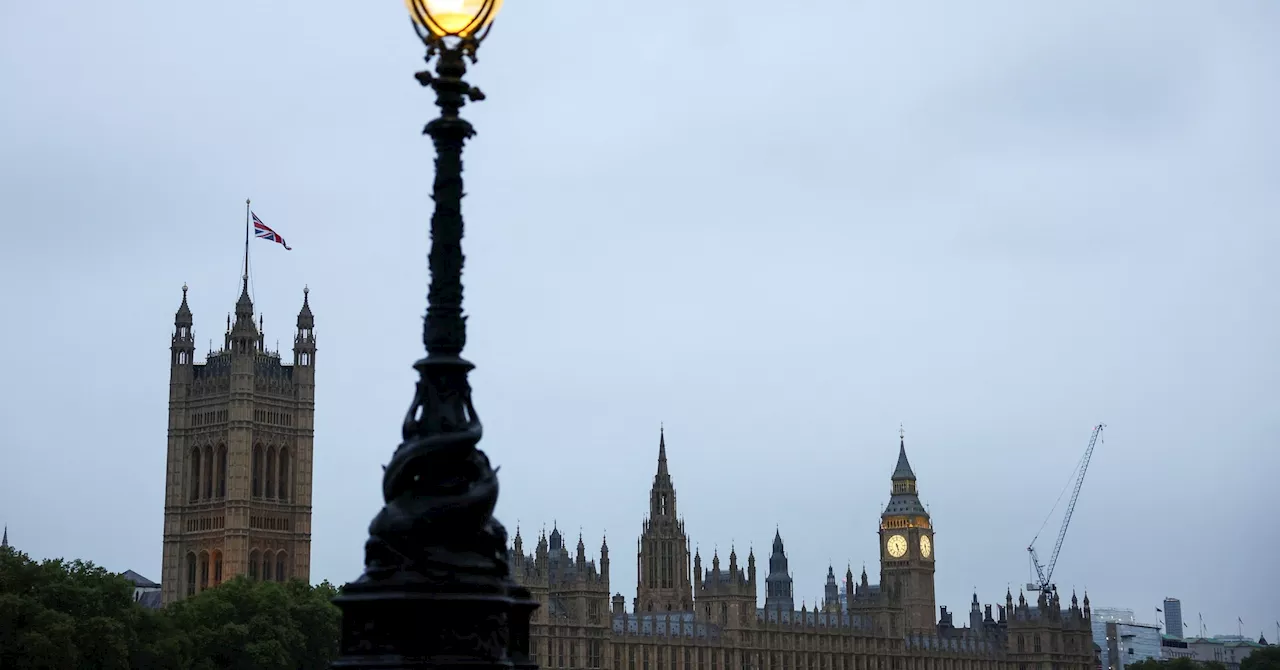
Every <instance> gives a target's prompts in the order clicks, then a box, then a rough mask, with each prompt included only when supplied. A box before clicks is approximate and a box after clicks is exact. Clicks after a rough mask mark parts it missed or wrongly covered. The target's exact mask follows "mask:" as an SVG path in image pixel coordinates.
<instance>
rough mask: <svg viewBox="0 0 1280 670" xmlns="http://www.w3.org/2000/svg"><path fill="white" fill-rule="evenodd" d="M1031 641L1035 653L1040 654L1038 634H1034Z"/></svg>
mask: <svg viewBox="0 0 1280 670" xmlns="http://www.w3.org/2000/svg"><path fill="white" fill-rule="evenodd" d="M1033 641H1034V642H1035V651H1036V653H1037V654H1038V653H1040V635H1039V634H1038V633H1037V634H1036V636H1035V638H1034V640H1033Z"/></svg>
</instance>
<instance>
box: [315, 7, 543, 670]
mask: <svg viewBox="0 0 1280 670" xmlns="http://www.w3.org/2000/svg"><path fill="white" fill-rule="evenodd" d="M407 4H408V6H409V13H410V16H411V17H412V19H413V25H414V29H415V30H416V31H417V33H418V37H419V38H420V39H421V40H422V42H423V43H424V44H425V45H426V47H427V61H428V62H430V61H431V59H432V58H433V57H435V56H439V58H438V59H437V60H436V67H435V74H432V73H430V72H419V73H417V75H415V76H416V77H417V79H418V81H419V82H420V83H421V84H422V85H423V86H429V87H430V88H431V89H432V90H434V91H435V92H436V105H437V106H439V107H440V116H439V117H437V118H436V119H433V120H432V121H431V122H430V123H428V124H427V127H426V130H425V131H424V133H425V134H427V135H430V136H431V139H432V141H433V143H434V144H435V148H436V174H435V180H434V182H433V184H432V191H431V197H432V200H434V201H435V211H434V212H433V213H432V215H431V251H430V254H429V255H428V263H429V267H430V269H431V284H430V287H429V288H428V291H427V316H426V319H425V321H424V324H423V334H422V339H423V344H425V345H426V356H425V357H423V358H422V359H420V360H419V361H418V362H417V363H415V364H414V368H416V369H417V370H418V375H419V379H418V383H417V390H416V392H415V394H414V398H413V402H412V404H411V405H410V407H409V411H408V413H407V414H406V416H405V418H404V424H403V426H402V428H401V436H402V438H403V441H402V442H401V443H400V446H399V447H398V448H397V449H396V451H395V453H394V455H392V457H391V462H390V463H388V464H387V466H386V468H385V469H384V470H385V471H384V475H383V478H382V495H383V500H384V501H385V504H384V505H383V508H382V510H381V511H379V512H378V515H377V516H376V517H374V519H373V522H372V523H370V524H369V539H368V540H367V541H366V542H365V570H364V574H363V575H361V576H360V578H359V579H357V580H356V581H354V582H351V583H350V584H347V585H346V586H345V587H343V589H342V594H341V595H340V596H338V598H337V599H336V601H335V602H336V603H337V604H338V606H339V608H341V610H342V640H341V643H340V656H339V658H338V660H337V661H335V662H334V664H333V667H335V668H370V669H372V668H379V669H389V668H434V667H462V666H466V667H467V668H469V669H471V670H488V669H493V670H510V669H511V668H513V667H514V668H517V669H532V668H536V667H537V666H536V665H534V664H533V663H532V662H531V660H530V658H529V654H528V651H529V616H530V615H531V614H532V613H533V610H534V609H535V608H536V607H537V604H536V601H534V600H532V599H531V597H530V595H529V592H528V590H526V589H524V588H522V587H520V586H518V585H516V584H515V583H514V582H513V581H512V579H511V575H510V567H509V564H508V548H507V532H506V530H505V529H504V528H503V527H502V524H500V523H498V521H497V519H494V518H493V510H494V507H495V506H496V505H497V503H498V478H497V475H496V473H495V472H494V469H493V468H492V467H491V466H490V464H489V459H488V457H486V456H485V455H484V452H482V451H480V450H479V449H478V448H477V445H478V444H479V442H480V436H481V433H482V428H481V425H480V419H479V417H478V416H477V415H476V409H475V406H474V405H473V404H472V401H471V386H470V383H469V382H468V381H467V374H468V373H469V372H470V371H471V369H472V367H474V366H472V365H471V363H470V362H468V361H467V360H465V359H464V358H462V349H463V347H464V345H465V344H466V340H467V335H466V320H465V317H464V316H463V313H462V264H463V255H462V195H463V190H462V147H463V144H464V143H465V142H466V140H467V139H468V138H470V137H471V136H472V135H474V134H475V130H474V129H473V128H472V126H471V124H470V123H468V122H467V121H466V120H465V119H462V118H460V117H459V116H458V113H459V111H460V110H461V109H462V106H463V105H464V104H466V101H467V100H472V101H476V100H482V99H484V96H483V94H481V93H480V91H479V89H476V88H475V87H473V86H471V85H469V84H467V83H466V82H464V81H463V79H462V77H463V75H465V74H466V70H467V67H466V59H467V58H470V60H471V61H472V62H475V52H476V47H478V46H479V44H480V42H481V40H483V39H484V38H485V36H486V35H487V34H488V32H489V30H490V28H491V27H492V25H493V24H492V22H493V19H494V17H495V16H496V15H497V12H498V8H499V7H500V6H501V5H502V0H407Z"/></svg>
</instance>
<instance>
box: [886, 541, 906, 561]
mask: <svg viewBox="0 0 1280 670" xmlns="http://www.w3.org/2000/svg"><path fill="white" fill-rule="evenodd" d="M884 548H885V549H886V550H887V551H888V552H889V555H890V556H892V557H894V558H902V556H903V555H904V554H906V553H907V539H906V538H905V537H902V536H901V535H894V536H893V537H891V538H889V541H888V542H885V543H884Z"/></svg>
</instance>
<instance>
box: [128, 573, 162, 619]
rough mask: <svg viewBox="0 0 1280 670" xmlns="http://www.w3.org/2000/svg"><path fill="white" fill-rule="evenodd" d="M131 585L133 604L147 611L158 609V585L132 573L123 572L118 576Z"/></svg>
mask: <svg viewBox="0 0 1280 670" xmlns="http://www.w3.org/2000/svg"><path fill="white" fill-rule="evenodd" d="M120 576H121V577H124V578H125V579H127V580H129V583H130V584H133V602H135V603H138V604H139V605H142V606H143V607H146V608H148V609H153V610H154V609H160V585H159V584H157V583H155V582H153V581H151V580H150V579H147V578H146V577H143V576H142V575H140V574H138V573H136V572H134V571H133V570H125V571H124V572H123V573H121V575H120Z"/></svg>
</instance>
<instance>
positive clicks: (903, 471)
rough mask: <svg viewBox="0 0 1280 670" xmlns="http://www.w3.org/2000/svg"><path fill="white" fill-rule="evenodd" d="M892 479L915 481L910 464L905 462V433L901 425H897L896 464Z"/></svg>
mask: <svg viewBox="0 0 1280 670" xmlns="http://www.w3.org/2000/svg"><path fill="white" fill-rule="evenodd" d="M892 479H894V480H899V479H905V480H911V481H915V479H916V473H915V472H914V471H912V470H911V462H910V461H908V460H907V431H905V430H903V428H902V424H898V464H897V466H896V467H894V469H893V477H892Z"/></svg>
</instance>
